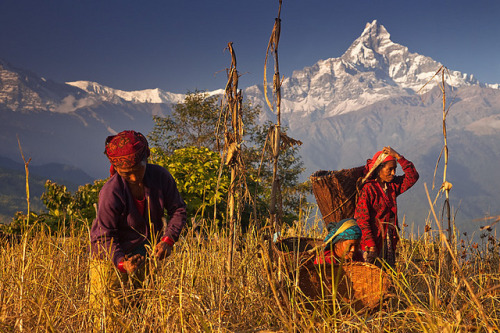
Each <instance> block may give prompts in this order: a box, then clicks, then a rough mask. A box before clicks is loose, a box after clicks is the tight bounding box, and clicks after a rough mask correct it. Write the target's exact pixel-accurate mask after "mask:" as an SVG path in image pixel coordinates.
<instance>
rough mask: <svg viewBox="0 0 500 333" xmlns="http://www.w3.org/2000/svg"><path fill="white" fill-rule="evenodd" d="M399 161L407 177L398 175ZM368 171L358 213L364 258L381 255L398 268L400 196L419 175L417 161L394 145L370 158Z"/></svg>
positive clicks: (357, 207)
mask: <svg viewBox="0 0 500 333" xmlns="http://www.w3.org/2000/svg"><path fill="white" fill-rule="evenodd" d="M397 163H399V164H400V165H401V167H402V168H403V172H404V176H396V175H395V174H396V167H397ZM365 173H366V176H365V177H364V179H363V183H362V184H363V185H362V188H361V191H360V195H359V198H358V202H357V205H356V210H355V213H354V218H355V219H356V221H357V223H358V225H359V227H360V228H361V230H362V236H361V244H360V245H361V250H362V251H363V257H364V260H365V261H367V262H372V263H373V262H375V259H377V258H380V259H383V260H385V261H386V262H387V264H389V265H390V266H391V267H394V266H395V262H396V256H395V251H396V244H397V242H398V231H397V229H399V225H398V209H397V202H396V197H397V196H398V195H400V194H401V193H403V192H405V191H406V190H408V189H409V188H410V187H412V186H413V185H414V184H415V183H416V182H417V180H418V177H419V175H418V172H417V170H416V169H415V166H414V165H413V163H412V162H410V161H408V160H406V159H405V158H404V157H403V156H402V155H400V154H398V153H397V152H396V151H395V150H394V149H392V148H391V147H390V146H387V147H384V148H383V149H382V150H381V151H378V152H377V153H375V155H374V156H373V158H372V159H371V160H370V159H369V160H368V161H367V164H366V168H365Z"/></svg>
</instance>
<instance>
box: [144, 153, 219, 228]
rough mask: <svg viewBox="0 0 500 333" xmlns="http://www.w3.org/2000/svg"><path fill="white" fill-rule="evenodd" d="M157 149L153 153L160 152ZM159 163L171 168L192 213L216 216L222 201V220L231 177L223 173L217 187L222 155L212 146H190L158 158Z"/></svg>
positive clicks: (192, 214) (201, 215) (193, 215)
mask: <svg viewBox="0 0 500 333" xmlns="http://www.w3.org/2000/svg"><path fill="white" fill-rule="evenodd" d="M156 151H157V149H154V148H153V150H152V155H155V156H158V154H157V152H156ZM156 164H158V165H161V166H163V167H164V168H166V169H168V170H169V172H170V173H171V174H172V176H173V177H174V179H175V181H176V183H177V188H178V190H179V192H180V194H181V196H182V198H183V199H184V201H185V202H186V205H187V211H188V216H190V217H195V218H208V217H212V216H213V215H212V212H213V208H214V205H220V207H221V209H218V211H219V212H220V213H219V216H218V218H219V219H221V220H222V218H223V217H224V215H223V213H224V212H225V200H223V199H224V198H225V197H226V196H227V191H228V188H229V177H228V174H227V170H226V172H223V173H222V177H221V179H220V182H219V187H218V190H217V181H218V175H219V165H220V156H219V154H218V153H216V152H213V151H211V150H210V149H208V148H204V147H202V148H198V147H187V148H182V149H177V150H175V151H174V152H173V153H172V154H171V155H169V156H166V155H163V157H162V159H160V158H158V159H157V160H156Z"/></svg>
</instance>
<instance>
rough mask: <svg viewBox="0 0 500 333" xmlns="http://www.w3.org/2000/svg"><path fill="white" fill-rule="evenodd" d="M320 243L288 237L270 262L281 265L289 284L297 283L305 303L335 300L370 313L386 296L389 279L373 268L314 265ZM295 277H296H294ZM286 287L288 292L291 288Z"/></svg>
mask: <svg viewBox="0 0 500 333" xmlns="http://www.w3.org/2000/svg"><path fill="white" fill-rule="evenodd" d="M322 244H323V241H322V240H319V239H315V238H304V237H290V238H285V239H282V240H280V241H278V242H277V243H275V244H274V246H273V250H274V251H273V252H274V255H273V256H274V259H275V260H278V261H279V262H280V263H283V266H282V267H283V268H284V269H285V271H286V275H288V276H289V278H290V281H296V280H297V279H298V287H299V288H300V290H301V292H302V294H303V295H304V296H306V297H307V299H308V300H307V301H308V302H309V303H310V302H311V301H313V302H314V301H318V300H333V298H334V297H336V298H337V299H338V300H340V301H342V302H344V303H346V304H349V306H351V307H352V308H353V309H355V310H357V311H359V310H374V309H376V308H378V307H379V305H380V304H381V302H382V301H383V300H384V299H385V298H386V297H387V296H388V295H389V290H390V288H391V286H392V283H391V280H390V277H389V275H388V274H387V273H386V272H385V271H383V270H382V269H380V268H378V267H377V266H375V265H372V264H369V263H362V262H351V263H344V264H343V265H330V264H320V265H315V264H314V258H315V257H316V255H317V252H319V251H322V250H323V249H322V246H321V245H322ZM297 275H298V276H297ZM294 287H295V286H294V284H293V283H292V284H290V285H289V286H288V288H294Z"/></svg>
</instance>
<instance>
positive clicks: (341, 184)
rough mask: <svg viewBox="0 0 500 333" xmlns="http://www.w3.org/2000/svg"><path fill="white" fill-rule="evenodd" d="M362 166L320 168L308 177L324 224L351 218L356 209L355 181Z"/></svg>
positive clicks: (362, 168)
mask: <svg viewBox="0 0 500 333" xmlns="http://www.w3.org/2000/svg"><path fill="white" fill-rule="evenodd" d="M363 170H364V166H360V167H356V168H351V169H342V170H339V171H325V170H320V171H316V172H315V173H313V174H312V175H311V177H310V180H311V184H312V190H313V193H314V197H315V198H316V203H317V204H318V208H319V210H320V212H321V215H322V216H323V221H324V225H325V226H326V225H327V224H328V223H337V222H338V221H340V220H343V219H347V218H352V217H353V216H354V210H355V209H356V200H357V190H356V183H357V181H358V179H359V178H361V177H363V176H364V174H363Z"/></svg>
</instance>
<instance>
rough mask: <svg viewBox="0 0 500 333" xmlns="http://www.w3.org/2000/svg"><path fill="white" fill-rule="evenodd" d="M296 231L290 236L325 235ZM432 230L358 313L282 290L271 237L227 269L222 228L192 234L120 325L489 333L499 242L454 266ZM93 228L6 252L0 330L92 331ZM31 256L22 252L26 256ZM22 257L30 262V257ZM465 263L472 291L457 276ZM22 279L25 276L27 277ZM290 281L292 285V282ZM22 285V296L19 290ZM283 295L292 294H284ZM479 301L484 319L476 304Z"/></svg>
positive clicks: (34, 238) (40, 237)
mask: <svg viewBox="0 0 500 333" xmlns="http://www.w3.org/2000/svg"><path fill="white" fill-rule="evenodd" d="M299 229H300V228H298V227H297V228H291V229H289V230H288V231H285V233H289V234H290V235H298V234H301V235H302V236H312V237H322V235H321V234H320V232H319V230H320V229H319V228H318V227H313V228H311V229H309V231H308V232H305V231H303V230H299ZM435 238H436V237H435V235H434V236H433V235H431V234H430V233H426V234H424V235H423V236H420V237H419V238H413V239H411V238H410V239H405V240H404V241H402V242H401V243H400V245H401V246H400V248H399V253H400V256H399V262H398V266H397V271H395V272H391V275H392V278H393V282H394V285H395V290H394V294H395V297H394V298H393V299H392V301H391V302H389V303H387V304H385V305H384V306H383V307H382V308H381V309H379V311H375V312H373V313H367V312H356V311H354V310H353V309H351V308H350V307H349V306H348V305H346V304H342V303H339V302H336V303H335V304H333V305H332V304H326V303H325V304H321V302H319V303H318V302H317V303H316V305H315V308H314V309H313V310H310V309H309V310H306V308H305V304H306V303H307V302H304V301H303V298H301V297H300V296H299V295H300V291H299V290H296V289H294V288H293V281H288V282H289V284H288V285H289V286H290V287H289V288H287V289H286V290H279V289H280V288H281V287H280V286H283V283H278V280H279V279H281V280H282V281H285V282H287V281H286V278H285V275H284V274H283V272H278V271H277V270H276V267H273V265H272V264H270V262H269V261H268V260H269V259H268V256H267V252H266V251H265V249H266V246H267V245H266V242H265V241H264V239H263V237H262V235H260V234H259V233H258V232H256V231H253V232H250V233H248V234H247V235H246V237H245V240H244V241H242V243H241V244H240V246H239V251H237V252H236V253H235V262H234V265H233V272H232V274H228V273H227V271H226V265H225V263H226V256H227V247H228V246H229V241H228V239H226V238H225V237H224V236H222V235H220V234H216V233H211V234H209V235H207V237H206V238H197V237H193V236H192V235H191V234H190V233H188V234H187V235H186V236H185V237H184V238H183V239H182V240H181V241H180V242H179V243H178V244H177V245H176V248H175V252H174V253H173V255H172V256H171V257H170V258H168V259H167V260H165V261H164V262H162V263H161V264H160V265H159V266H158V268H157V271H156V273H155V274H154V275H151V276H149V277H148V278H147V279H146V282H145V288H144V289H142V290H139V291H135V293H136V297H138V300H139V302H138V305H130V306H129V307H127V308H124V309H121V310H120V311H119V312H118V313H116V314H115V318H116V320H115V324H116V326H115V327H114V328H113V330H112V331H119V332H127V331H129V332H203V331H204V332H212V331H218V332H259V331H263V332H264V331H272V332H292V331H297V332H308V331H318V332H330V331H334V330H337V331H340V332H374V331H376V332H379V331H388V332H437V331H440V332H441V331H443V332H463V331H473V332H487V331H498V327H499V325H500V322H499V317H500V316H499V313H498V312H497V311H500V310H497V309H500V281H499V280H500V274H499V244H498V241H497V239H496V238H494V237H493V236H492V235H491V234H490V235H488V236H486V237H483V238H482V243H480V244H476V243H469V242H467V241H463V242H460V243H459V245H458V247H457V253H456V254H457V257H458V258H460V261H459V265H460V267H455V265H453V264H450V265H448V264H446V263H445V262H444V261H443V259H442V258H444V257H445V256H444V253H445V252H444V251H445V248H444V247H442V246H441V245H440V244H439V243H437V242H436V241H435ZM87 248H88V234H87V233H86V232H77V231H75V232H74V234H73V236H72V237H62V236H49V235H48V234H47V233H45V232H43V231H37V232H32V233H31V234H26V235H24V238H23V239H22V240H21V242H20V243H17V244H8V243H7V244H3V245H2V247H1V249H0V251H1V252H0V267H2V269H1V270H0V293H1V294H0V331H1V332H11V331H20V330H21V329H22V330H23V331H25V332H46V331H54V332H87V331H90V329H91V315H90V313H91V312H90V309H89V306H88V281H89V280H88V269H89V256H88V249H87ZM23 253H24V257H23ZM23 258H24V260H23ZM458 269H461V270H462V272H463V274H464V276H465V278H466V279H467V282H468V284H469V285H471V286H472V288H473V292H474V295H471V293H470V291H469V290H468V289H467V288H466V287H465V284H464V281H463V280H462V278H461V277H460V274H458ZM21 277H22V279H21ZM285 284H286V283H285ZM21 292H22V294H21ZM282 292H285V293H286V294H288V295H289V296H290V301H289V302H285V301H283V300H282V297H281V296H280V295H281V293H282ZM473 298H476V299H477V300H478V301H479V302H480V304H481V307H482V308H483V309H484V313H485V314H486V317H484V316H481V314H480V311H481V310H480V309H478V306H477V305H476V303H475V302H474V301H473Z"/></svg>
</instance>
